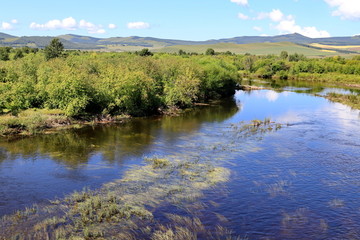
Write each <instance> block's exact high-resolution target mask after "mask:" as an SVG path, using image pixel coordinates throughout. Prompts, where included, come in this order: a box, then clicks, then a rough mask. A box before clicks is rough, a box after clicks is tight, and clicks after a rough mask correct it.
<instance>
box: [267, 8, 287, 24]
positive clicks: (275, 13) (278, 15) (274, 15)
mask: <svg viewBox="0 0 360 240" xmlns="http://www.w3.org/2000/svg"><path fill="white" fill-rule="evenodd" d="M269 18H270V19H271V20H272V21H274V22H279V21H281V20H282V19H283V18H284V14H283V13H282V12H281V11H280V10H279V9H273V10H272V11H271V12H270V13H269Z"/></svg>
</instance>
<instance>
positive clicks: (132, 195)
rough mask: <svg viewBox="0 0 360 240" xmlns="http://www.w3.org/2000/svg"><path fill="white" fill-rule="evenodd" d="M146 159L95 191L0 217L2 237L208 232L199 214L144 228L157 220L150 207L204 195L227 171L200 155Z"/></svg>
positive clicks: (192, 235) (173, 236)
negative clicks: (167, 223)
mask: <svg viewBox="0 0 360 240" xmlns="http://www.w3.org/2000/svg"><path fill="white" fill-rule="evenodd" d="M146 162H147V163H148V164H146V165H144V166H134V167H133V168H132V169H131V170H129V171H128V172H127V173H126V175H125V176H124V178H122V179H119V180H117V181H114V182H111V183H108V184H106V185H104V187H103V188H101V189H99V190H96V191H90V190H87V189H85V190H83V191H80V192H75V193H73V194H71V195H69V196H68V197H66V198H65V199H62V200H56V201H52V202H50V204H48V205H46V206H42V207H41V208H37V209H36V208H32V209H26V210H25V211H18V212H16V213H15V214H14V215H11V216H7V217H5V218H3V220H2V221H1V222H0V228H1V229H2V230H1V231H2V232H1V234H0V236H1V237H3V238H4V239H8V238H16V239H44V238H47V237H49V238H50V239H76V238H79V239H102V238H105V239H106V238H110V237H115V238H116V239H117V238H118V237H120V236H123V237H124V239H131V238H127V237H129V236H131V237H132V238H133V239H138V238H145V239H150V238H151V239H196V236H197V234H200V233H201V234H206V231H205V230H204V227H203V226H202V223H201V221H200V220H199V219H198V218H190V217H188V218H186V217H183V216H177V215H168V218H169V219H170V220H171V222H173V223H175V222H177V223H178V224H177V225H176V224H174V225H166V226H163V225H161V224H157V225H158V226H157V227H155V228H153V229H152V230H151V231H148V230H146V227H147V225H148V224H150V223H151V224H155V223H156V222H157V219H156V218H155V217H154V214H153V212H154V211H155V210H156V209H157V208H158V207H160V206H176V205H178V206H181V205H183V203H188V202H193V201H194V200H196V199H198V198H199V197H201V196H202V191H203V190H206V189H209V188H211V187H212V186H214V185H216V184H219V183H223V182H226V181H228V179H229V176H230V171H229V170H228V169H226V168H223V167H218V166H214V165H212V164H210V163H207V162H200V161H199V160H196V161H190V160H189V161H181V160H177V159H172V160H170V159H166V158H156V157H154V158H146ZM137 229H140V230H137ZM164 236H167V237H169V238H162V237H164ZM170 237H171V238H170ZM185 237H186V238H185ZM187 237H189V238H187Z"/></svg>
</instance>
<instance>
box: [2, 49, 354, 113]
mask: <svg viewBox="0 0 360 240" xmlns="http://www.w3.org/2000/svg"><path fill="white" fill-rule="evenodd" d="M9 50H11V49H5V48H3V51H4V52H8V51H9ZM20 50H21V52H22V53H23V57H22V58H17V59H16V60H9V61H0V113H12V114H17V113H19V112H21V111H23V110H26V109H31V108H40V109H44V108H48V109H59V110H61V111H63V112H64V113H65V114H66V116H71V117H83V116H92V115H97V114H99V115H100V114H110V115H121V114H128V115H132V116H146V115H152V114H156V113H158V111H159V110H161V109H166V108H172V107H174V106H175V107H178V108H184V107H189V106H191V105H193V104H194V103H195V102H204V101H208V100H210V99H216V98H220V97H224V96H229V95H231V94H234V91H235V86H236V83H237V82H238V80H239V79H240V76H239V72H240V71H246V74H248V75H256V76H259V77H263V78H271V77H275V78H280V79H288V78H289V79H291V78H308V77H311V78H312V79H313V78H320V77H321V76H324V77H321V80H324V81H332V82H335V83H337V82H344V81H347V83H352V84H353V83H355V84H357V83H359V82H360V60H359V59H358V58H355V57H354V58H352V59H344V58H340V57H330V58H323V59H308V58H305V57H303V56H301V55H296V54H294V55H293V58H296V59H298V61H290V60H291V59H290V58H291V57H290V56H291V55H290V56H289V57H288V59H283V57H281V56H275V55H267V56H255V55H246V56H244V55H225V54H217V55H214V56H207V55H191V54H188V55H186V56H179V55H176V54H175V55H174V54H155V55H154V57H150V58H147V57H142V56H138V55H135V54H129V53H96V52H88V53H85V52H78V51H76V52H69V53H68V56H67V57H66V58H56V59H53V60H52V61H45V60H44V57H43V54H34V53H33V52H32V50H31V49H29V48H22V49H19V51H20ZM12 51H13V52H12V53H11V54H14V52H15V53H16V51H18V49H15V50H12ZM44 52H45V51H44ZM13 56H14V55H13ZM13 58H14V57H13ZM300 59H302V60H300ZM292 60H294V59H292ZM334 73H336V74H334Z"/></svg>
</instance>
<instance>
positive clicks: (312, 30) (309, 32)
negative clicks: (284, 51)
mask: <svg viewBox="0 0 360 240" xmlns="http://www.w3.org/2000/svg"><path fill="white" fill-rule="evenodd" d="M275 29H277V30H279V31H280V33H300V34H302V35H304V36H307V37H311V38H324V37H330V34H329V33H328V32H327V31H325V30H318V29H317V28H316V27H301V26H299V25H297V24H296V22H295V20H294V19H285V20H281V21H280V22H279V24H277V25H276V26H275Z"/></svg>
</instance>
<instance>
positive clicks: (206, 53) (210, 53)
mask: <svg viewBox="0 0 360 240" xmlns="http://www.w3.org/2000/svg"><path fill="white" fill-rule="evenodd" d="M205 55H215V50H214V49H212V48H208V49H207V50H206V52H205Z"/></svg>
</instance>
